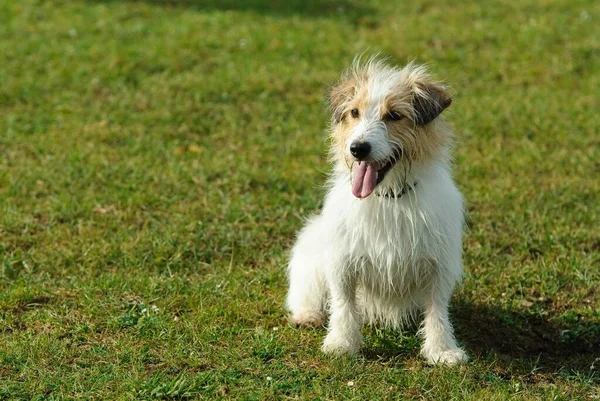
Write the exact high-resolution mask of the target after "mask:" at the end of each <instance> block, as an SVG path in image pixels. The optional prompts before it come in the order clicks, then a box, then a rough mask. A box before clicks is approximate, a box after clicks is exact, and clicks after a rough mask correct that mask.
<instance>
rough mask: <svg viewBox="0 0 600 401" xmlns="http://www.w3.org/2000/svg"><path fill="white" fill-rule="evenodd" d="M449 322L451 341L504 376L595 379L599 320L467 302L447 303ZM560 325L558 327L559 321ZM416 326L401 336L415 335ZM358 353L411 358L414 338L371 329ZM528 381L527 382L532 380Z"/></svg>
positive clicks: (417, 344)
mask: <svg viewBox="0 0 600 401" xmlns="http://www.w3.org/2000/svg"><path fill="white" fill-rule="evenodd" d="M451 318H452V322H453V325H454V328H455V331H456V338H457V339H458V340H459V342H460V343H462V344H463V345H464V348H465V350H466V351H467V353H468V354H469V355H470V356H471V357H472V358H473V359H474V358H478V359H483V360H485V359H487V358H490V359H492V360H496V366H497V367H498V368H499V369H500V370H501V371H504V372H505V373H504V374H506V375H507V377H508V376H514V375H517V376H524V377H532V378H533V377H534V376H533V375H534V374H556V373H559V372H560V373H561V374H566V375H577V376H581V377H591V375H592V374H594V379H593V380H599V381H600V377H599V375H598V371H597V370H598V368H600V361H597V362H596V363H595V366H596V368H595V369H594V370H593V371H592V366H593V365H594V361H596V360H597V359H598V358H600V321H598V320H588V321H585V320H582V319H578V320H577V321H574V322H572V323H566V322H564V321H562V320H559V319H558V317H557V316H554V315H551V314H550V315H548V316H540V315H537V314H533V313H527V312H523V311H518V310H506V309H501V308H493V307H489V306H482V305H477V304H473V303H467V302H459V303H453V304H452V310H451ZM559 321H560V323H559ZM416 330H417V327H416V325H413V326H410V327H407V328H406V333H414V332H416ZM369 343H371V347H367V348H364V349H363V351H362V353H363V355H364V356H365V357H366V358H367V359H378V360H392V359H395V358H397V357H401V358H403V357H417V356H418V354H419V348H420V340H419V339H417V338H416V337H414V336H408V337H406V336H402V335H400V334H394V331H393V330H391V331H390V330H372V332H371V333H370V338H369ZM532 380H533V379H532Z"/></svg>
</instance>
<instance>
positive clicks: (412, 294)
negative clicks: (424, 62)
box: [286, 60, 467, 365]
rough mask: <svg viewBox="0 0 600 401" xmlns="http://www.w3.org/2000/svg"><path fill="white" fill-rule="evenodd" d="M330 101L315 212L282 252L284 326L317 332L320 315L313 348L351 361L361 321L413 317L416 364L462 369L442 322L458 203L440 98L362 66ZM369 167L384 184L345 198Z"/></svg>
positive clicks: (456, 247) (417, 74) (458, 227)
mask: <svg viewBox="0 0 600 401" xmlns="http://www.w3.org/2000/svg"><path fill="white" fill-rule="evenodd" d="M336 90H337V92H336ZM331 103H332V104H331V108H332V113H333V115H334V117H333V121H332V129H331V132H332V138H333V144H332V158H333V162H334V165H335V168H334V171H333V174H332V177H331V179H330V186H329V191H328V193H327V196H326V199H325V204H324V207H323V209H322V211H321V213H320V214H319V215H317V216H314V217H312V218H310V219H309V220H308V222H307V224H306V226H305V227H304V229H302V231H301V232H300V234H299V237H298V240H297V242H296V244H295V246H294V247H293V250H292V252H291V260H290V263H289V267H288V277H289V292H288V295H287V300H286V306H287V308H288V309H289V310H290V312H291V320H292V321H293V322H294V323H296V324H299V325H307V326H316V325H320V324H323V323H325V321H326V320H327V319H326V316H327V314H329V324H328V334H327V337H326V338H325V341H324V343H323V346H322V349H323V351H324V352H326V353H335V354H341V353H350V354H352V353H355V352H357V351H358V349H359V347H360V345H361V343H362V334H361V325H362V323H363V322H366V323H369V324H374V323H383V324H385V325H389V326H393V327H399V326H401V325H402V324H403V323H405V321H406V320H407V319H409V318H416V317H418V316H422V317H423V322H422V325H421V329H420V331H419V333H420V334H421V335H422V336H423V339H424V342H423V346H422V355H423V356H424V357H425V358H426V360H427V361H428V362H429V363H432V364H435V363H443V364H448V365H452V364H456V363H460V362H465V361H467V355H466V354H465V352H464V351H463V350H462V349H460V348H459V347H458V346H457V345H456V342H455V339H454V335H453V330H452V326H451V324H450V320H449V316H448V303H449V300H450V297H451V294H452V291H453V289H454V287H455V285H456V283H457V282H458V281H459V280H460V278H461V276H462V262H461V252H462V250H461V236H462V228H463V199H462V196H461V194H460V192H459V191H458V189H457V188H456V186H455V184H454V182H453V180H452V177H451V172H450V171H451V168H450V161H449V150H450V143H451V136H452V133H451V131H450V130H449V128H448V127H447V126H446V125H445V124H444V123H443V121H442V119H441V117H438V115H439V113H441V112H442V111H443V109H444V108H445V107H447V106H448V105H449V104H450V96H449V95H448V94H447V92H446V91H445V88H444V87H443V86H441V85H439V84H438V83H436V82H434V81H432V80H431V78H430V77H429V75H428V74H427V73H426V71H425V69H424V68H422V67H418V66H415V65H408V66H406V67H405V68H402V69H400V68H394V67H389V66H387V65H386V64H385V63H383V62H381V61H377V60H370V61H368V62H367V63H366V64H360V63H357V64H355V65H354V66H353V68H352V69H351V70H349V72H347V73H346V74H345V75H344V76H343V78H342V81H341V82H340V84H339V85H338V87H337V88H336V89H334V90H333V93H332V99H331ZM392 108H393V109H394V110H391V109H392ZM398 110H400V112H398V113H397V114H395V115H394V114H391V113H392V112H395V111H398ZM390 116H392V117H390ZM357 141H358V142H360V143H363V142H367V143H369V145H370V147H371V151H370V153H369V155H367V156H364V155H361V156H360V158H357V157H356V156H355V154H353V153H352V151H351V149H350V147H351V145H352V144H353V143H357ZM359 161H360V163H359ZM362 163H367V167H364V166H362V169H363V171H362V173H359V171H360V168H361V166H360V164H362ZM386 163H388V165H389V164H391V168H389V166H388V168H389V170H387V171H385V169H384V168H383V166H384V165H385V164H386ZM370 167H373V168H375V169H378V170H377V175H376V176H377V178H380V177H379V175H382V174H385V176H384V178H383V180H381V182H377V184H374V181H373V182H372V183H371V184H374V190H373V191H372V194H371V193H367V192H369V191H368V190H365V189H363V190H362V191H363V192H362V193H361V192H360V188H359V191H358V193H355V195H354V196H353V186H362V188H367V187H369V185H370V184H369V183H368V180H369V179H371V178H368V177H367V176H368V174H369V172H368V170H365V169H368V168H370ZM365 171H367V172H365ZM359 174H363V175H365V174H366V176H365V177H367V178H364V180H365V181H364V184H363V182H362V181H361V180H363V178H361V177H362V175H360V176H359V177H358V178H357V175H359ZM372 180H374V178H373V179H372ZM365 191H366V192H365ZM365 194H366V196H365ZM420 313H422V315H420Z"/></svg>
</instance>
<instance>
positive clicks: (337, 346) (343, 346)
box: [321, 331, 362, 355]
mask: <svg viewBox="0 0 600 401" xmlns="http://www.w3.org/2000/svg"><path fill="white" fill-rule="evenodd" d="M361 343H362V336H361V334H360V332H359V333H357V334H354V335H344V334H342V333H340V332H337V331H331V332H329V334H327V337H325V341H324V342H323V346H322V347H321V350H322V351H323V352H324V353H326V354H333V355H354V354H356V353H357V352H358V349H359V348H360V345H361Z"/></svg>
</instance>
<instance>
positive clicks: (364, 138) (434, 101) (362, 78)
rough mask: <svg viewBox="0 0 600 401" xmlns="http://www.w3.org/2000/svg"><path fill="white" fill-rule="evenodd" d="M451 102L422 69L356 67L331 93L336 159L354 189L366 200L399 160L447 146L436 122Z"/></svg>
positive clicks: (417, 158)
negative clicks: (350, 179)
mask: <svg viewBox="0 0 600 401" xmlns="http://www.w3.org/2000/svg"><path fill="white" fill-rule="evenodd" d="M451 102H452V99H451V96H450V94H449V93H448V92H447V91H446V90H445V88H444V87H443V86H441V85H440V84H438V83H436V82H435V81H433V80H432V79H431V78H430V77H429V75H428V74H427V73H426V71H425V68H423V67H419V66H414V65H408V66H406V67H404V68H402V69H397V68H392V67H389V66H387V65H385V64H384V63H382V62H380V61H376V60H371V61H369V62H368V63H366V64H365V65H363V66H360V65H358V64H357V65H355V67H354V68H353V69H351V70H350V71H348V72H347V73H345V74H344V76H343V77H342V81H341V82H340V83H339V84H338V85H337V86H336V87H334V88H333V90H332V91H331V96H330V107H331V112H332V138H333V153H334V157H336V158H338V159H341V160H342V161H343V163H344V165H345V166H347V167H348V168H349V169H350V170H351V174H352V193H353V194H354V195H355V196H356V197H358V198H366V197H367V196H369V195H370V194H371V193H372V192H373V190H374V188H375V187H376V186H377V185H378V184H379V183H381V182H382V181H383V179H384V178H385V175H386V173H387V172H388V171H390V170H391V169H392V168H394V167H395V166H396V164H399V162H402V163H403V164H404V165H408V166H410V165H412V164H413V163H415V162H427V161H428V160H431V159H432V158H433V157H435V155H437V154H438V153H439V152H440V151H441V149H442V148H443V147H444V146H446V145H447V140H448V138H446V137H445V135H444V131H443V130H437V129H436V128H435V123H434V120H435V119H436V118H437V117H438V116H439V114H440V113H441V112H442V111H443V110H444V109H445V108H447V107H448V106H449V105H450V103H451Z"/></svg>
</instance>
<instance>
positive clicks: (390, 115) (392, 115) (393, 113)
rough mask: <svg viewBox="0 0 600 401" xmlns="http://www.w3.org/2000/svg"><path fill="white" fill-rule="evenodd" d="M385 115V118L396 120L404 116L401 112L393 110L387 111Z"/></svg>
mask: <svg viewBox="0 0 600 401" xmlns="http://www.w3.org/2000/svg"><path fill="white" fill-rule="evenodd" d="M385 117H386V120H391V121H398V120H402V119H403V118H404V116H403V115H402V114H400V113H398V112H397V111H394V110H392V111H390V112H389V113H387V115H386V116H385Z"/></svg>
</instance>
